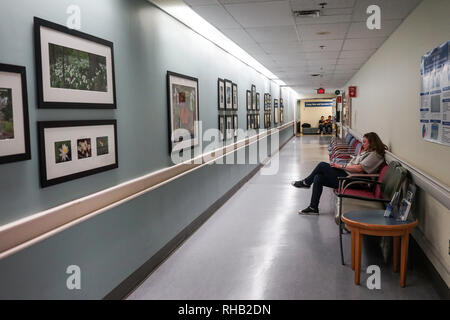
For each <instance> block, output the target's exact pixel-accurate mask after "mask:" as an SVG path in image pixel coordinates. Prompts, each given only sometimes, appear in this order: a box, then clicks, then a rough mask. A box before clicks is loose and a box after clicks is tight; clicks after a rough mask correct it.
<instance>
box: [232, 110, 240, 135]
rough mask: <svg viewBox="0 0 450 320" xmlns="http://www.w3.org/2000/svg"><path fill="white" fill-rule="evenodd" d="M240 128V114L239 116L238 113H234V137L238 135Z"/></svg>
mask: <svg viewBox="0 0 450 320" xmlns="http://www.w3.org/2000/svg"><path fill="white" fill-rule="evenodd" d="M238 128H239V125H238V116H237V114H235V115H233V129H234V134H233V136H234V137H237V135H238Z"/></svg>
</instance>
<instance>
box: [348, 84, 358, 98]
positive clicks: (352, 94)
mask: <svg viewBox="0 0 450 320" xmlns="http://www.w3.org/2000/svg"><path fill="white" fill-rule="evenodd" d="M356 92H357V91H356V87H355V86H351V87H348V96H349V97H350V98H356Z"/></svg>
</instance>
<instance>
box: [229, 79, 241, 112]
mask: <svg viewBox="0 0 450 320" xmlns="http://www.w3.org/2000/svg"><path fill="white" fill-rule="evenodd" d="M231 91H232V96H233V99H232V100H233V101H232V103H233V110H234V111H236V110H238V108H239V103H238V102H239V95H238V85H237V84H236V83H234V82H233V84H232V90H231Z"/></svg>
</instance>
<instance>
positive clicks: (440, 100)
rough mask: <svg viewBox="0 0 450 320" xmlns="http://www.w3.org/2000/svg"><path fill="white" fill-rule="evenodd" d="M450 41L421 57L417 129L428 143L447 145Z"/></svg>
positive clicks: (449, 125)
mask: <svg viewBox="0 0 450 320" xmlns="http://www.w3.org/2000/svg"><path fill="white" fill-rule="evenodd" d="M449 47H450V41H448V42H446V43H443V44H442V45H440V46H439V47H437V48H435V49H433V50H432V51H430V52H428V53H427V54H426V55H424V56H423V57H422V64H421V67H420V75H421V80H422V89H421V91H420V98H421V99H420V101H421V102H420V132H421V134H422V137H423V138H424V139H425V140H427V141H431V142H435V143H440V144H444V145H447V146H450V59H449V53H450V50H449Z"/></svg>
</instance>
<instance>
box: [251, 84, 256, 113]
mask: <svg viewBox="0 0 450 320" xmlns="http://www.w3.org/2000/svg"><path fill="white" fill-rule="evenodd" d="M252 110H256V86H255V85H254V84H252Z"/></svg>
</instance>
